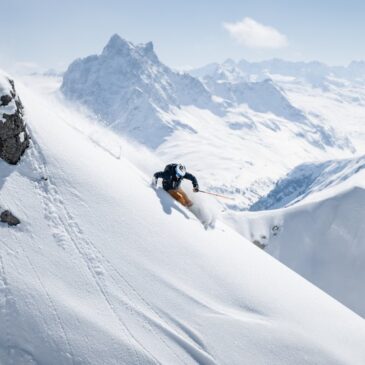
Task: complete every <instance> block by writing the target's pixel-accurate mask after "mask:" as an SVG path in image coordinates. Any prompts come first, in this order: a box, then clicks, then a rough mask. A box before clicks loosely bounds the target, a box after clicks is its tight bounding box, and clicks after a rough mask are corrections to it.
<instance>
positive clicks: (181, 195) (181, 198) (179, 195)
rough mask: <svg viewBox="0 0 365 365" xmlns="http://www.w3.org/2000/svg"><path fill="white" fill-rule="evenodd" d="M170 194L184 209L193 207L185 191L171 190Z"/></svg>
mask: <svg viewBox="0 0 365 365" xmlns="http://www.w3.org/2000/svg"><path fill="white" fill-rule="evenodd" d="M168 193H169V194H170V195H171V196H172V197H173V198H174V199H175V200H177V201H178V202H179V203H180V204H182V205H183V206H184V207H191V206H192V205H193V202H192V201H191V200H190V199H189V198H188V196H187V195H186V193H185V192H184V190H182V189H180V188H179V189H171V190H169V191H168Z"/></svg>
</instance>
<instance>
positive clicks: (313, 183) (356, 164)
mask: <svg viewBox="0 0 365 365" xmlns="http://www.w3.org/2000/svg"><path fill="white" fill-rule="evenodd" d="M364 168H365V156H361V157H358V158H352V159H346V160H332V161H325V162H319V163H305V164H302V165H299V166H297V167H296V168H294V169H293V170H292V171H291V172H290V173H288V174H287V176H285V177H284V178H283V179H280V180H279V181H278V182H277V183H276V184H275V187H274V188H273V190H271V191H270V193H269V194H268V195H266V196H264V197H262V198H260V199H259V200H258V201H257V202H256V203H255V204H253V205H251V207H250V210H252V211H257V210H267V209H277V208H282V207H285V206H289V205H293V204H295V203H296V202H298V201H301V200H303V199H304V198H306V197H307V196H308V195H311V194H313V193H315V192H318V191H322V190H325V189H327V188H329V187H331V186H335V185H338V184H341V183H342V182H343V181H346V180H347V179H349V178H351V177H352V176H354V175H355V174H357V173H358V172H359V171H361V170H363V169H364Z"/></svg>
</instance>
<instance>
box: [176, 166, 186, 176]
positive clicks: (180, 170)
mask: <svg viewBox="0 0 365 365" xmlns="http://www.w3.org/2000/svg"><path fill="white" fill-rule="evenodd" d="M175 171H176V175H177V176H180V177H183V176H184V175H185V174H186V167H185V166H184V165H181V164H180V163H179V164H177V166H176V169H175Z"/></svg>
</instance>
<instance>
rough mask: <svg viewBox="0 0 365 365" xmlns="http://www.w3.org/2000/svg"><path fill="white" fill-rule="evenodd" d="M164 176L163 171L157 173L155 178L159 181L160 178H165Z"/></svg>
mask: <svg viewBox="0 0 365 365" xmlns="http://www.w3.org/2000/svg"><path fill="white" fill-rule="evenodd" d="M163 175H164V172H163V171H158V172H155V173H154V175H153V177H154V178H155V179H156V180H157V179H158V178H161V179H162V178H163Z"/></svg>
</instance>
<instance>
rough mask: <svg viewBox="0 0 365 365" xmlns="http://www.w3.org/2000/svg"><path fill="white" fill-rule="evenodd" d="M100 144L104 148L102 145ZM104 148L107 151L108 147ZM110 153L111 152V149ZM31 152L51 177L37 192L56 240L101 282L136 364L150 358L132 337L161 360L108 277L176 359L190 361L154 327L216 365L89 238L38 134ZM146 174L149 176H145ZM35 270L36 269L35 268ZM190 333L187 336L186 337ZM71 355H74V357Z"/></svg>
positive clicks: (36, 166) (188, 333) (36, 163)
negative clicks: (121, 309)
mask: <svg viewBox="0 0 365 365" xmlns="http://www.w3.org/2000/svg"><path fill="white" fill-rule="evenodd" d="M78 132H80V133H82V132H81V131H80V130H78ZM96 145H97V146H98V147H100V146H99V144H96ZM100 148H101V147H100ZM102 149H103V150H104V148H102ZM105 152H107V151H105ZM108 154H110V153H109V152H108ZM30 155H32V156H31V163H32V164H33V168H34V169H35V170H36V171H37V172H38V174H39V175H40V176H42V177H48V179H47V180H40V181H38V183H37V191H38V193H39V195H40V197H41V199H42V204H43V207H44V214H45V217H46V218H47V221H48V222H49V224H50V225H51V229H52V231H53V236H54V238H55V240H56V242H58V244H59V245H60V247H61V248H62V249H65V250H67V249H68V246H67V245H68V243H69V242H71V243H72V245H73V247H74V248H75V249H76V250H77V252H78V254H79V255H80V257H81V259H82V261H83V262H84V264H85V265H86V267H87V269H88V271H89V273H90V275H91V276H92V277H93V280H94V282H95V284H96V285H97V287H98V289H99V291H100V293H101V295H102V297H103V298H104V300H105V302H106V303H107V306H108V307H109V309H110V311H111V312H112V313H113V315H114V316H115V318H116V319H117V320H118V322H119V323H120V325H121V327H122V329H123V331H124V333H125V337H126V339H127V341H128V342H129V344H130V347H131V348H133V349H134V357H135V359H136V363H137V364H144V363H145V360H146V359H144V358H143V359H141V358H140V355H139V354H138V352H137V351H136V350H135V347H134V346H133V344H132V343H131V341H130V339H129V338H132V339H133V341H134V342H135V343H136V344H137V346H139V347H140V348H141V349H142V354H144V356H145V354H148V356H149V357H150V359H149V360H151V359H153V361H154V362H155V363H160V361H158V360H157V358H156V357H155V356H154V355H153V354H152V353H151V351H149V350H148V349H147V348H146V347H145V346H144V345H143V344H142V343H141V342H139V341H138V340H137V339H136V337H135V336H134V335H133V333H132V331H131V330H130V329H129V327H128V325H127V324H126V323H125V322H124V321H123V319H122V318H121V315H120V314H119V313H118V311H117V309H116V307H115V306H114V304H113V300H115V299H112V297H111V295H110V294H108V292H107V276H108V277H109V279H111V280H112V281H113V282H114V283H115V284H116V285H117V286H118V288H120V289H121V291H122V293H123V296H124V297H125V298H127V300H128V301H129V302H130V303H133V305H134V307H135V308H133V307H132V306H131V305H129V304H128V303H127V302H126V301H125V300H123V299H121V298H118V299H119V300H120V301H121V302H122V304H123V305H124V306H125V307H126V309H127V310H128V312H130V313H131V314H133V315H134V317H136V318H137V320H139V321H141V319H143V323H142V325H144V327H146V326H147V329H148V330H149V331H150V332H151V333H152V334H153V335H154V337H158V338H159V340H160V341H161V342H162V343H163V344H164V345H165V347H166V348H167V350H168V351H169V352H170V353H171V354H172V355H173V356H174V358H176V360H177V361H178V362H179V363H183V364H187V362H186V361H185V360H184V359H183V358H182V357H181V356H180V355H179V354H178V353H177V351H175V350H174V349H173V348H172V347H171V346H170V345H169V344H168V342H167V341H165V340H164V339H163V337H161V335H159V333H158V331H156V330H154V329H153V326H155V327H157V328H159V329H160V330H161V331H162V333H165V334H166V336H168V337H170V338H173V339H174V340H175V341H176V343H177V344H179V345H180V346H181V348H183V349H184V350H185V351H186V353H187V354H188V355H189V356H191V358H193V359H194V360H195V361H196V362H197V363H199V364H206V365H213V364H216V362H215V361H214V360H213V358H212V357H211V355H210V354H209V353H208V352H206V349H205V348H204V346H202V342H201V341H196V340H195V339H196V336H191V331H190V330H189V329H187V328H186V327H183V326H180V325H177V324H176V323H175V326H176V327H177V329H179V331H181V332H182V334H178V333H177V332H175V331H174V330H172V329H171V328H170V327H171V326H170V325H169V324H168V323H167V322H166V320H165V319H164V318H163V317H162V316H161V315H160V314H159V313H158V311H157V310H156V309H154V308H153V306H152V305H151V304H149V303H148V301H147V300H146V299H145V298H143V296H142V295H141V294H140V293H138V291H137V290H136V289H135V288H134V287H133V286H132V285H131V284H130V283H129V282H128V280H127V279H126V278H125V277H124V276H123V275H122V274H121V273H120V271H119V270H117V269H116V268H115V267H114V266H113V265H112V264H111V262H110V261H109V260H108V259H107V258H106V257H105V256H104V255H103V254H102V253H101V252H100V250H98V249H97V248H96V247H95V245H94V244H93V243H92V242H91V241H90V240H89V239H87V238H85V236H84V235H83V231H82V229H81V227H80V226H79V225H78V224H77V222H76V219H75V218H74V217H73V216H72V215H71V213H70V212H69V211H68V210H67V208H66V206H65V204H64V202H63V200H62V198H61V196H60V193H59V192H58V189H57V187H56V185H55V184H54V183H52V178H50V177H49V176H48V172H47V168H46V161H45V158H44V157H43V154H42V152H41V151H40V150H39V147H38V146H36V141H35V139H34V137H33V148H32V151H31V152H30ZM112 157H113V158H116V157H115V156H114V155H112ZM39 161H40V162H39ZM143 177H144V178H145V179H146V177H145V176H143ZM28 261H29V259H28ZM30 264H31V263H30ZM33 270H34V271H35V268H34V267H33ZM112 272H114V276H117V277H118V279H119V280H117V279H116V278H115V277H114V276H113V274H112ZM37 277H38V280H39V281H40V283H41V285H42V288H43V289H44V290H45V292H46V294H47V297H48V298H50V297H49V295H48V293H47V291H46V289H45V286H44V285H43V283H42V282H41V280H40V278H39V276H38V275H37ZM122 283H124V286H125V287H123V285H122ZM127 292H132V293H133V296H134V298H131V296H130V295H128V294H127ZM138 303H139V304H138ZM51 307H52V308H53V310H54V312H55V315H56V316H57V319H58V322H59V323H60V325H61V321H60V318H59V315H58V314H57V311H56V309H55V305H54V303H51ZM62 331H63V333H64V336H65V341H66V342H67V346H68V348H70V354H72V350H71V346H70V344H69V341H68V340H67V335H66V332H65V330H64V328H63V329H62ZM186 336H187V338H185V337H186ZM129 351H130V349H129ZM71 357H72V358H73V356H71Z"/></svg>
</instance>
